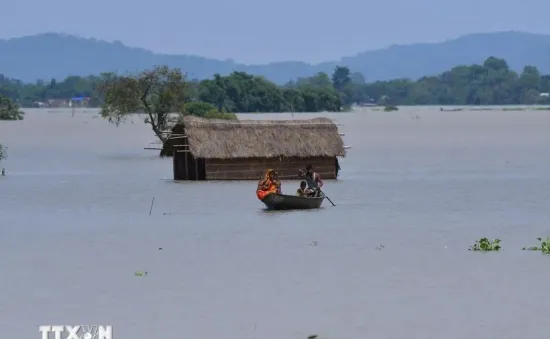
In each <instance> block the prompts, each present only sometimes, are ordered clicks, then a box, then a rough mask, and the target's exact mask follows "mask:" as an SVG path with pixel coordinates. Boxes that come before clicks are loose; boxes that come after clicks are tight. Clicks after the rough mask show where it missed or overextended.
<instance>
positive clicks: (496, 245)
mask: <svg viewBox="0 0 550 339" xmlns="http://www.w3.org/2000/svg"><path fill="white" fill-rule="evenodd" d="M500 249H501V246H500V239H494V240H493V241H491V240H489V239H487V238H481V239H479V240H477V241H476V242H475V243H474V244H473V245H472V246H470V248H469V249H468V251H476V252H496V251H500Z"/></svg>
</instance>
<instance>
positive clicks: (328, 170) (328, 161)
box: [205, 157, 336, 180]
mask: <svg viewBox="0 0 550 339" xmlns="http://www.w3.org/2000/svg"><path fill="white" fill-rule="evenodd" d="M308 164H311V165H312V166H313V169H314V170H315V172H317V173H319V174H320V175H321V178H323V179H336V157H312V158H311V157H310V158H286V157H280V158H279V157H277V158H252V159H206V160H205V172H206V180H258V179H260V178H261V177H262V175H263V174H264V172H265V170H266V169H268V168H273V169H274V170H277V171H278V172H279V178H280V179H287V180H293V179H294V180H298V179H299V178H298V170H299V169H301V168H302V169H303V168H305V167H306V166H307V165H308Z"/></svg>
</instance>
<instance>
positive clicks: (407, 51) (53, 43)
mask: <svg viewBox="0 0 550 339" xmlns="http://www.w3.org/2000/svg"><path fill="white" fill-rule="evenodd" d="M489 56H495V57H499V58H504V59H505V60H506V61H507V62H508V64H509V66H510V67H511V68H512V69H514V70H516V71H521V69H522V68H523V67H524V66H525V65H534V66H537V67H538V68H539V70H540V71H541V72H542V73H550V35H543V34H531V33H523V32H515V31H510V32H497V33H478V34H470V35H465V36H462V37H459V38H457V39H451V40H447V41H444V42H440V43H417V44H410V45H393V46H390V47H388V48H384V49H379V50H371V51H365V52H362V53H359V54H357V55H355V56H347V57H343V58H342V59H341V60H336V61H327V62H323V63H320V64H308V63H305V62H299V61H288V62H276V63H270V64H264V65H245V64H240V63H237V62H235V61H232V60H215V59H211V58H203V57H200V56H194V55H166V54H157V53H154V52H152V51H148V50H145V49H142V48H135V47H128V46H125V45H124V44H122V43H121V42H119V41H115V42H106V41H100V40H97V39H87V38H80V37H76V36H72V35H67V34H59V33H45V34H38V35H33V36H26V37H20V38H12V39H7V40H0V74H4V75H5V76H7V77H11V78H16V79H19V80H22V81H24V82H34V81H36V80H38V79H42V80H49V79H52V78H55V79H58V80H60V79H64V78H65V77H67V76H69V75H96V74H99V73H102V72H128V71H129V72H135V71H140V70H143V69H147V68H150V67H152V66H154V65H168V66H170V67H179V68H181V69H182V70H183V71H184V72H187V73H188V75H189V77H190V78H196V79H204V78H209V77H211V76H212V75H213V74H215V73H220V74H222V75H226V74H229V73H230V72H232V71H244V72H247V73H251V74H256V75H261V76H264V77H266V78H267V79H269V80H272V81H274V82H276V83H279V84H282V83H285V82H287V81H289V80H293V79H296V78H298V77H306V76H311V75H313V74H315V73H317V72H321V71H323V72H327V73H331V72H332V70H333V69H334V67H336V66H337V65H340V66H348V67H349V68H350V70H351V71H352V72H360V73H362V74H363V75H364V77H365V79H366V80H367V81H375V80H389V79H395V78H411V79H416V78H419V77H422V76H425V75H435V74H439V73H441V72H443V71H446V70H448V69H450V68H452V67H454V66H457V65H469V64H474V63H482V62H483V61H484V60H485V59H486V58H487V57H489Z"/></svg>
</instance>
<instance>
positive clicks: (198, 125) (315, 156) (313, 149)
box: [164, 116, 346, 180]
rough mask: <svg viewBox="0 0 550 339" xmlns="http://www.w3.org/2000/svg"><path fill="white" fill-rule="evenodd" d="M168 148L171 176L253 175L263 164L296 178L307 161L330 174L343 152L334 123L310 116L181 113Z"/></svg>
mask: <svg viewBox="0 0 550 339" xmlns="http://www.w3.org/2000/svg"><path fill="white" fill-rule="evenodd" d="M164 151H165V152H167V151H168V152H173V165H174V180H258V179H259V178H260V177H261V176H262V175H263V174H264V172H265V170H266V169H268V168H273V169H275V170H277V171H278V172H279V177H280V178H281V179H298V169H302V168H305V167H306V166H307V165H308V164H311V165H312V166H313V168H314V170H315V171H316V172H317V173H319V174H320V175H321V176H322V178H324V179H336V177H337V175H338V170H339V165H338V159H337V157H344V156H345V155H346V151H345V147H344V142H343V140H342V137H341V134H340V133H339V132H338V127H337V126H336V124H334V122H332V120H330V119H327V118H315V119H311V120H269V121H267V120H238V121H235V120H215V119H202V118H198V117H194V116H186V117H184V118H183V120H182V121H180V122H179V123H178V124H176V125H175V126H174V127H173V128H172V131H171V135H170V138H169V139H168V140H167V141H166V143H165V144H164Z"/></svg>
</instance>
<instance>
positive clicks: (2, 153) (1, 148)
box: [0, 144, 6, 161]
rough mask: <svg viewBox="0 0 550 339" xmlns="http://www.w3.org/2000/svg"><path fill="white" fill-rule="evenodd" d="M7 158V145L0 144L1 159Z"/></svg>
mask: <svg viewBox="0 0 550 339" xmlns="http://www.w3.org/2000/svg"><path fill="white" fill-rule="evenodd" d="M4 159H6V147H5V146H4V145H2V144H0V161H2V160H4Z"/></svg>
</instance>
